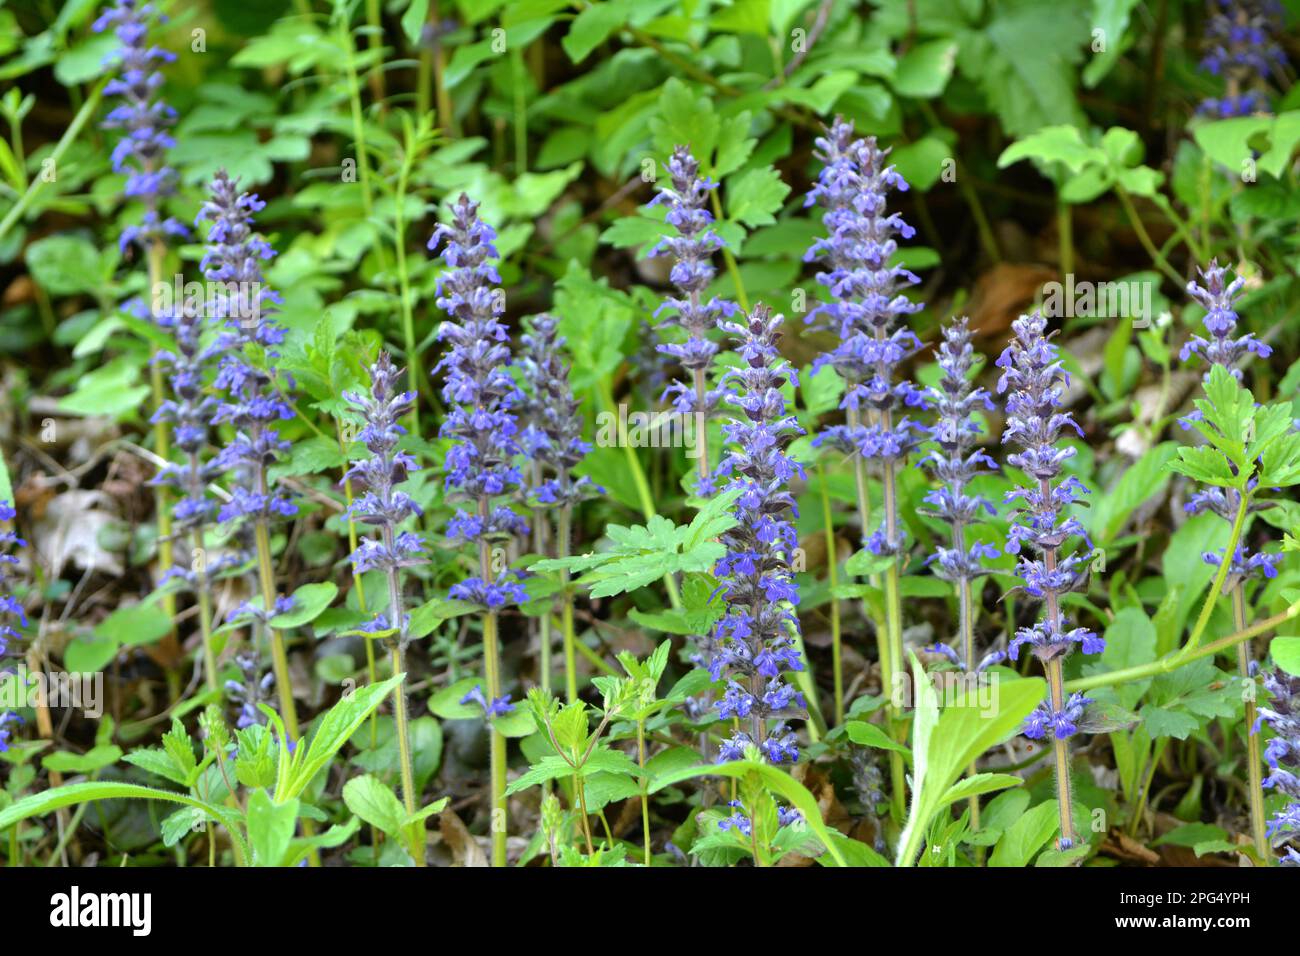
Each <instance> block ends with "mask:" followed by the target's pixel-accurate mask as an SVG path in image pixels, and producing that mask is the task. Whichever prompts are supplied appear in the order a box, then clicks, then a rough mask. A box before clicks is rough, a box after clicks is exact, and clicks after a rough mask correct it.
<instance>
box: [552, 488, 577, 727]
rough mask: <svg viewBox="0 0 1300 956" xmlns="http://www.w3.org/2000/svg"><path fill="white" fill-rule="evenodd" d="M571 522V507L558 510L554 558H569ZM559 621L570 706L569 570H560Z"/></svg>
mask: <svg viewBox="0 0 1300 956" xmlns="http://www.w3.org/2000/svg"><path fill="white" fill-rule="evenodd" d="M572 521H573V506H572V505H568V504H566V505H565V506H564V507H563V508H561V509H560V518H559V527H558V529H557V530H556V534H555V538H556V541H555V550H556V556H557V557H559V558H561V559H563V558H567V557H569V551H570V549H571V545H570V539H571V537H572V529H571V528H570V525H571V524H572ZM560 621H561V627H562V629H563V636H564V694H565V698H566V699H567V700H568V702H569V703H570V704H572V703H573V702H574V701H575V700H577V699H578V659H577V657H576V654H575V651H576V647H577V637H576V635H575V634H574V628H573V589H572V587H571V586H570V584H569V569H568V568H563V569H561V570H560Z"/></svg>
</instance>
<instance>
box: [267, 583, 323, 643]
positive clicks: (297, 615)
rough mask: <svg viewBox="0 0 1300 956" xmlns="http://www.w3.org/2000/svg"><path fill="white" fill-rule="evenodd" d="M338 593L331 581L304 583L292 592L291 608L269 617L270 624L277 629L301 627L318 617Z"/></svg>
mask: <svg viewBox="0 0 1300 956" xmlns="http://www.w3.org/2000/svg"><path fill="white" fill-rule="evenodd" d="M338 593H339V588H338V585H337V584H335V583H334V582H332V581H322V582H321V583H320V584H304V585H303V586H302V587H300V588H299V589H298V590H296V591H294V592H293V603H294V606H293V609H292V610H290V611H287V612H286V613H284V614H277V615H275V617H273V618H271V621H270V624H271V626H272V627H273V628H275V629H276V630H278V631H286V630H289V629H290V628H294V627H302V626H303V625H304V624H307V623H309V622H311V621H314V620H316V618H318V617H320V615H321V612H322V611H324V610H325V609H326V608H327V607H329V606H330V602H332V601H333V600H334V598H335V596H336V595H337V594H338Z"/></svg>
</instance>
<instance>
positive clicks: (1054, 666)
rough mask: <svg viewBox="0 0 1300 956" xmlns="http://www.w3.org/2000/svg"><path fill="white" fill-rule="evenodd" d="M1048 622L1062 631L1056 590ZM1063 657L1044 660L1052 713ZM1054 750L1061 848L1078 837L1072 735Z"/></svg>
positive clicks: (1060, 700) (1051, 568) (1047, 495)
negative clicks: (1072, 780) (1071, 747)
mask: <svg viewBox="0 0 1300 956" xmlns="http://www.w3.org/2000/svg"><path fill="white" fill-rule="evenodd" d="M1038 491H1039V495H1040V496H1041V499H1042V500H1043V501H1051V500H1052V483H1051V481H1049V480H1048V479H1046V478H1040V479H1039V480H1038ZM1056 551H1057V549H1056V548H1054V547H1052V548H1044V549H1043V567H1044V568H1045V569H1046V570H1047V575H1048V577H1050V576H1051V575H1052V574H1053V573H1055V571H1056V559H1057V554H1056ZM1046 613H1047V624H1048V628H1049V631H1050V633H1053V634H1056V633H1059V632H1060V630H1061V626H1060V625H1061V606H1060V603H1059V600H1058V598H1057V594H1056V592H1055V591H1051V590H1049V591H1048V592H1047V609H1046ZM1061 660H1062V659H1061V657H1060V656H1057V657H1053V658H1052V659H1051V660H1047V661H1044V662H1043V670H1044V671H1045V672H1046V674H1047V688H1048V693H1049V695H1050V698H1051V701H1052V712H1053V713H1054V714H1059V713H1060V712H1061V711H1063V710H1064V709H1065V687H1064V683H1065V680H1064V677H1063V675H1062V673H1061ZM1052 753H1053V756H1054V758H1055V762H1056V801H1057V812H1058V813H1059V815H1060V821H1061V842H1060V843H1059V844H1058V848H1059V849H1062V850H1064V849H1067V846H1066V841H1069V844H1070V845H1073V844H1074V842H1075V839H1074V804H1073V800H1072V797H1071V791H1070V741H1069V739H1068V738H1065V739H1063V738H1061V737H1057V736H1056V735H1055V734H1053V735H1052Z"/></svg>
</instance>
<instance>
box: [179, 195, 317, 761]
mask: <svg viewBox="0 0 1300 956" xmlns="http://www.w3.org/2000/svg"><path fill="white" fill-rule="evenodd" d="M264 206H265V203H263V202H262V201H261V200H260V199H258V197H257V196H256V194H253V193H247V192H241V191H240V190H239V185H238V183H237V182H236V181H235V180H233V179H231V178H230V176H229V175H227V174H226V172H225V170H219V171H218V172H217V174H216V176H215V177H213V180H212V190H211V193H210V195H209V198H208V200H207V202H205V203H204V204H203V207H202V209H200V210H199V215H198V221H200V222H204V221H206V222H208V223H210V228H209V230H208V237H207V243H208V246H207V251H206V253H205V255H204V256H203V261H202V263H201V266H202V268H203V275H204V276H205V277H206V278H207V280H208V282H209V283H211V286H210V288H211V289H212V294H211V296H210V298H209V300H208V303H207V308H208V310H209V312H210V314H211V315H212V317H213V318H214V319H215V320H217V321H218V322H220V323H221V334H220V336H219V338H218V340H217V348H218V350H219V351H220V352H221V354H222V359H221V365H220V368H219V369H218V371H217V377H216V381H215V386H216V389H217V390H218V391H219V392H220V393H221V394H222V400H221V402H220V404H219V405H218V407H217V412H216V415H215V416H214V418H213V423H214V424H222V423H229V425H230V426H231V427H232V428H233V431H234V434H233V437H232V438H231V439H230V441H229V442H227V443H226V445H225V447H224V448H223V449H222V450H221V453H220V454H219V455H218V456H217V462H218V464H219V465H220V468H221V470H222V471H225V472H229V473H230V475H231V488H230V496H231V497H230V500H229V501H227V502H226V503H225V504H224V505H222V507H221V509H220V511H219V512H218V515H217V517H218V518H219V519H220V520H221V522H222V523H232V522H233V523H234V524H235V525H236V526H237V529H238V530H239V532H240V533H241V534H243V535H244V537H245V539H246V540H247V539H248V538H251V539H252V545H251V548H252V549H253V550H255V552H256V555H257V567H258V573H257V579H258V585H259V588H260V593H261V597H262V606H261V607H260V608H257V607H254V606H252V605H244V606H243V607H242V608H239V609H237V610H236V612H235V613H236V614H237V615H241V616H244V617H247V618H249V619H250V620H251V621H252V622H253V623H254V625H255V627H254V632H256V631H257V630H263V631H266V632H267V633H268V634H269V640H270V645H271V665H272V668H273V670H274V672H275V684H276V691H277V693H278V696H279V701H280V717H281V719H282V720H283V721H284V725H285V729H286V730H287V731H288V733H289V735H290V736H291V737H292V738H293V739H294V740H296V739H297V738H298V713H297V708H296V706H295V704H294V699H293V686H292V684H291V682H290V679H289V661H288V656H287V654H286V651H285V646H284V637H283V635H282V634H281V633H280V631H279V630H277V629H276V628H274V627H272V626H271V624H270V621H271V619H272V618H274V617H275V616H276V615H277V614H281V613H284V612H285V611H287V610H289V609H290V608H291V607H292V603H291V599H290V598H287V597H284V596H279V595H277V592H276V583H275V572H274V569H273V566H272V564H271V528H272V526H273V525H274V524H275V523H276V522H279V521H282V520H284V519H286V518H292V517H294V516H295V515H296V514H297V513H298V505H297V503H296V502H295V501H294V500H293V497H292V496H291V495H290V494H289V493H288V492H287V491H286V490H285V489H284V488H282V487H280V486H279V485H278V484H276V483H273V482H272V481H271V480H270V475H269V473H268V470H269V468H270V466H271V465H273V464H274V463H275V462H276V461H278V460H279V459H280V458H281V457H283V456H284V455H285V454H286V453H287V452H288V450H289V442H288V441H286V440H284V439H283V438H281V437H280V432H279V428H278V423H279V422H281V421H284V420H287V419H290V418H292V417H293V408H292V406H291V405H290V404H289V402H288V400H287V398H286V397H285V390H286V389H289V388H291V387H292V384H293V383H292V381H291V380H290V379H289V378H288V377H287V376H284V375H282V374H280V373H279V372H277V370H276V365H275V360H276V359H277V358H278V357H279V353H278V351H277V348H278V346H280V345H281V343H283V342H284V337H285V330H284V328H283V327H282V326H280V324H279V323H278V322H276V321H275V310H274V307H275V305H277V304H278V303H279V301H280V299H279V296H278V295H277V294H276V293H275V292H273V291H271V290H270V289H269V288H267V287H266V284H265V281H264V279H263V276H262V263H263V262H265V261H267V260H269V259H271V258H272V257H273V256H274V255H275V252H274V250H272V248H271V246H270V244H269V243H267V242H266V240H264V239H262V238H261V237H260V236H258V235H256V234H255V233H254V232H253V214H254V213H256V212H259V211H261V209H262V208H263V207H264Z"/></svg>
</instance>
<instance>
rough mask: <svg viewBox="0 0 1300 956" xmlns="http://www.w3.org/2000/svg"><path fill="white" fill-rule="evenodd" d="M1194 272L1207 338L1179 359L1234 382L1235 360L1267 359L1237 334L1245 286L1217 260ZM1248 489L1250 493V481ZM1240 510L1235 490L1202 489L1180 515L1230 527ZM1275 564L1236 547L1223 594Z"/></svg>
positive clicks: (1249, 338) (1210, 559)
mask: <svg viewBox="0 0 1300 956" xmlns="http://www.w3.org/2000/svg"><path fill="white" fill-rule="evenodd" d="M1200 272H1201V279H1202V280H1203V281H1204V283H1205V285H1204V286H1202V285H1199V284H1198V283H1196V282H1189V283H1188V284H1187V294H1188V295H1190V296H1191V297H1192V298H1193V299H1194V300H1196V302H1198V303H1199V304H1200V305H1201V306H1202V307H1203V308H1204V309H1205V319H1204V322H1205V330H1206V332H1207V333H1208V337H1207V336H1203V335H1193V336H1192V337H1191V338H1190V339H1188V341H1187V342H1186V343H1185V344H1184V345H1183V347H1182V350H1181V351H1180V352H1179V358H1180V359H1182V361H1184V362H1187V361H1189V360H1190V359H1191V358H1192V356H1193V355H1197V356H1200V357H1201V358H1203V359H1204V360H1205V361H1206V362H1208V363H1209V366H1210V368H1213V367H1214V366H1215V365H1221V366H1223V367H1224V368H1225V369H1227V370H1228V371H1229V372H1231V373H1232V375H1233V377H1234V378H1236V379H1237V380H1238V381H1240V380H1241V378H1242V372H1241V369H1239V368H1236V363H1237V361H1238V360H1239V359H1241V358H1242V357H1243V356H1245V355H1248V354H1252V353H1253V354H1255V355H1258V356H1260V357H1261V358H1267V357H1268V356H1269V355H1271V354H1272V349H1270V348H1269V347H1268V345H1266V344H1265V343H1263V342H1260V341H1259V340H1258V339H1256V338H1255V336H1254V335H1253V334H1251V333H1249V332H1247V333H1245V334H1244V335H1238V334H1237V321H1238V315H1237V310H1236V302H1235V300H1236V298H1237V296H1238V295H1239V294H1240V292H1241V289H1242V286H1244V285H1245V280H1244V279H1241V278H1240V277H1238V278H1235V279H1233V280H1232V281H1231V282H1227V281H1226V274H1227V269H1225V268H1224V267H1223V266H1221V265H1219V263H1218V260H1211V262H1210V265H1209V266H1208V267H1207V268H1205V269H1202V270H1200ZM1209 375H1210V373H1209V369H1207V370H1206V373H1205V378H1204V380H1205V381H1206V382H1207V383H1208V382H1209ZM1200 417H1201V413H1200V412H1199V411H1196V412H1192V413H1191V414H1189V415H1188V416H1187V417H1186V418H1184V419H1183V420H1182V425H1183V427H1184V428H1188V427H1190V425H1191V422H1192V421H1196V420H1199V419H1200ZM1250 487H1251V488H1252V489H1253V488H1254V483H1253V481H1252V482H1251V485H1250ZM1240 506H1241V493H1240V492H1239V491H1237V489H1235V488H1218V487H1208V488H1204V489H1202V490H1200V491H1197V492H1194V493H1193V494H1192V496H1191V498H1190V499H1189V500H1188V502H1187V503H1186V504H1185V505H1184V506H1183V510H1184V511H1186V512H1187V513H1188V514H1193V515H1194V514H1200V513H1202V512H1205V511H1209V512H1212V513H1214V514H1217V515H1218V516H1219V517H1221V518H1223V519H1224V520H1225V521H1227V522H1229V523H1232V521H1233V520H1234V518H1235V517H1236V514H1237V509H1238V508H1239V507H1240ZM1259 507H1260V506H1259V505H1256V504H1254V503H1252V504H1250V505H1249V506H1248V509H1249V510H1251V511H1256V510H1258V509H1259ZM1202 557H1203V558H1204V560H1205V562H1206V563H1207V564H1212V565H1214V566H1215V567H1218V566H1219V564H1220V563H1221V562H1222V561H1223V555H1221V554H1215V553H1213V552H1209V551H1207V552H1205V554H1203V555H1202ZM1280 560H1281V555H1278V554H1269V553H1268V552H1264V551H1260V552H1258V553H1255V554H1252V553H1251V552H1250V550H1249V549H1248V548H1247V547H1246V546H1245V545H1244V544H1238V545H1237V548H1236V550H1235V552H1234V554H1233V557H1232V565H1231V567H1229V569H1228V572H1229V574H1228V579H1227V582H1226V587H1227V589H1228V590H1231V589H1232V588H1233V587H1235V586H1236V584H1237V583H1239V582H1242V581H1245V580H1247V579H1249V578H1254V577H1265V578H1272V577H1276V576H1277V564H1278V562H1279V561H1280Z"/></svg>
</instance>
